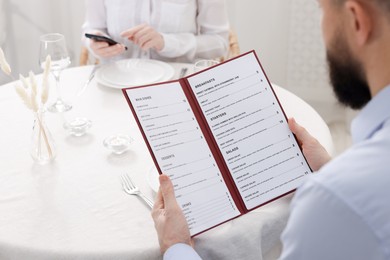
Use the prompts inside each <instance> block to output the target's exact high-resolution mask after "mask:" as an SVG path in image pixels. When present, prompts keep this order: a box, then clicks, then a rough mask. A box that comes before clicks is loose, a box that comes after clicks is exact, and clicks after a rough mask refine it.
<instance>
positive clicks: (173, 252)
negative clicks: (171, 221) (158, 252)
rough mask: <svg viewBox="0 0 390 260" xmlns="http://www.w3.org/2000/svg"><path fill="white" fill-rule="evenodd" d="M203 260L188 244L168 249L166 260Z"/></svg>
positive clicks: (176, 245) (180, 244)
mask: <svg viewBox="0 0 390 260" xmlns="http://www.w3.org/2000/svg"><path fill="white" fill-rule="evenodd" d="M182 259H186V260H202V259H201V258H200V256H199V255H198V254H197V253H196V252H195V250H194V249H193V248H192V247H190V246H189V245H187V244H182V243H179V244H175V245H173V246H171V247H170V248H168V250H167V251H166V252H165V254H164V260H182Z"/></svg>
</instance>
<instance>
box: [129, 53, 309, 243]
mask: <svg viewBox="0 0 390 260" xmlns="http://www.w3.org/2000/svg"><path fill="white" fill-rule="evenodd" d="M122 91H123V94H124V95H125V97H126V99H127V101H128V103H129V106H130V108H131V110H132V112H133V114H134V117H135V119H136V121H137V123H138V126H139V128H140V130H141V132H142V135H143V137H144V139H145V142H146V144H147V146H148V149H149V151H150V154H151V156H152V158H153V160H154V163H155V164H156V167H157V169H158V171H159V172H160V174H161V173H165V174H167V175H168V176H170V178H171V180H172V182H173V184H174V188H175V195H176V198H177V201H178V203H179V205H180V206H181V208H182V210H183V213H184V215H185V217H186V219H187V222H188V225H189V229H190V233H191V235H193V236H194V235H197V234H199V233H202V232H204V231H206V230H208V229H210V228H212V227H215V226H217V225H220V224H222V223H224V222H226V221H228V220H231V219H233V218H236V217H238V216H240V215H242V214H245V213H247V212H249V211H251V210H253V209H255V208H257V207H260V206H262V205H264V204H266V203H269V202H271V201H273V200H275V199H277V198H280V197H281V196H284V195H286V194H288V193H290V192H292V191H294V190H295V189H296V188H297V187H298V186H299V185H300V184H301V183H302V182H303V180H304V179H305V176H306V175H307V174H309V173H310V172H311V170H310V167H309V166H308V164H307V162H306V160H305V158H304V156H303V154H302V152H301V150H300V147H299V145H298V143H297V141H296V139H295V136H294V135H293V134H292V132H291V131H290V129H289V127H288V124H287V119H286V116H285V114H284V111H283V109H282V107H281V105H280V103H279V101H278V99H277V97H276V95H275V92H274V91H273V88H272V86H271V84H270V82H269V80H268V78H267V76H266V74H265V73H264V70H263V68H262V66H261V64H260V62H259V59H258V58H257V55H256V53H255V52H254V51H251V52H248V53H245V54H243V55H241V56H239V57H236V58H234V59H231V60H228V61H226V62H224V63H221V64H218V65H216V66H214V67H211V68H209V69H206V70H203V71H201V72H198V73H196V74H193V75H190V76H188V77H185V78H182V79H179V80H175V81H169V82H163V83H158V84H154V85H147V86H140V87H133V88H127V89H123V90H122Z"/></svg>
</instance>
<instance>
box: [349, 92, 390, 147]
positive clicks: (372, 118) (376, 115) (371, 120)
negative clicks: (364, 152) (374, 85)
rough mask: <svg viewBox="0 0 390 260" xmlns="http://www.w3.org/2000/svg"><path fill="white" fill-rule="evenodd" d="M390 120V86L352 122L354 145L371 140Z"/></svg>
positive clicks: (372, 100)
mask: <svg viewBox="0 0 390 260" xmlns="http://www.w3.org/2000/svg"><path fill="white" fill-rule="evenodd" d="M389 119H390V85H389V86H387V87H385V88H384V89H382V90H381V91H380V92H379V93H378V94H377V95H375V96H374V97H373V98H372V99H371V101H370V102H368V104H367V105H366V106H365V107H364V108H363V110H362V111H361V112H360V113H359V115H358V116H357V117H356V118H355V119H354V120H353V121H352V125H351V134H352V139H353V142H354V143H358V142H361V141H364V140H366V139H369V138H370V137H372V136H373V134H374V133H375V132H376V131H378V130H379V129H381V128H382V126H383V124H384V123H385V121H386V120H389Z"/></svg>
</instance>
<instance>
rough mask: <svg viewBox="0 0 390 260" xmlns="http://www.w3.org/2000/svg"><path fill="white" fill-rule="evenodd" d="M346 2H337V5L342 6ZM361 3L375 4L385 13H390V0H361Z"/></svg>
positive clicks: (340, 0) (337, 0)
mask: <svg viewBox="0 0 390 260" xmlns="http://www.w3.org/2000/svg"><path fill="white" fill-rule="evenodd" d="M345 1H346V0H335V2H336V3H338V4H342V3H344V2H345ZM360 1H361V2H366V3H373V4H375V5H378V6H379V8H380V9H381V10H383V11H386V12H390V0H360Z"/></svg>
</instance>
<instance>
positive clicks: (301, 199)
mask: <svg viewBox="0 0 390 260" xmlns="http://www.w3.org/2000/svg"><path fill="white" fill-rule="evenodd" d="M282 242H283V252H282V255H281V259H283V260H290V259H317V260H322V259H324V260H325V259H355V260H358V259H376V260H381V259H385V258H384V255H383V252H382V251H381V249H380V247H379V245H378V243H377V238H376V237H375V235H374V233H373V232H372V230H371V229H370V228H369V226H368V225H367V223H365V222H364V219H363V218H362V217H361V216H359V215H358V214H356V212H355V211H354V210H353V207H350V206H349V205H348V204H347V202H345V201H343V199H342V198H340V197H338V196H337V194H336V193H334V192H333V191H332V190H331V189H328V188H327V187H324V186H322V185H321V184H319V183H317V182H316V181H315V180H314V181H313V180H308V181H307V182H306V183H305V184H304V185H303V186H302V187H301V188H299V189H298V191H297V194H296V195H295V197H294V199H293V201H292V204H291V215H290V218H289V221H288V224H287V227H286V229H285V231H284V232H283V234H282Z"/></svg>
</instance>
